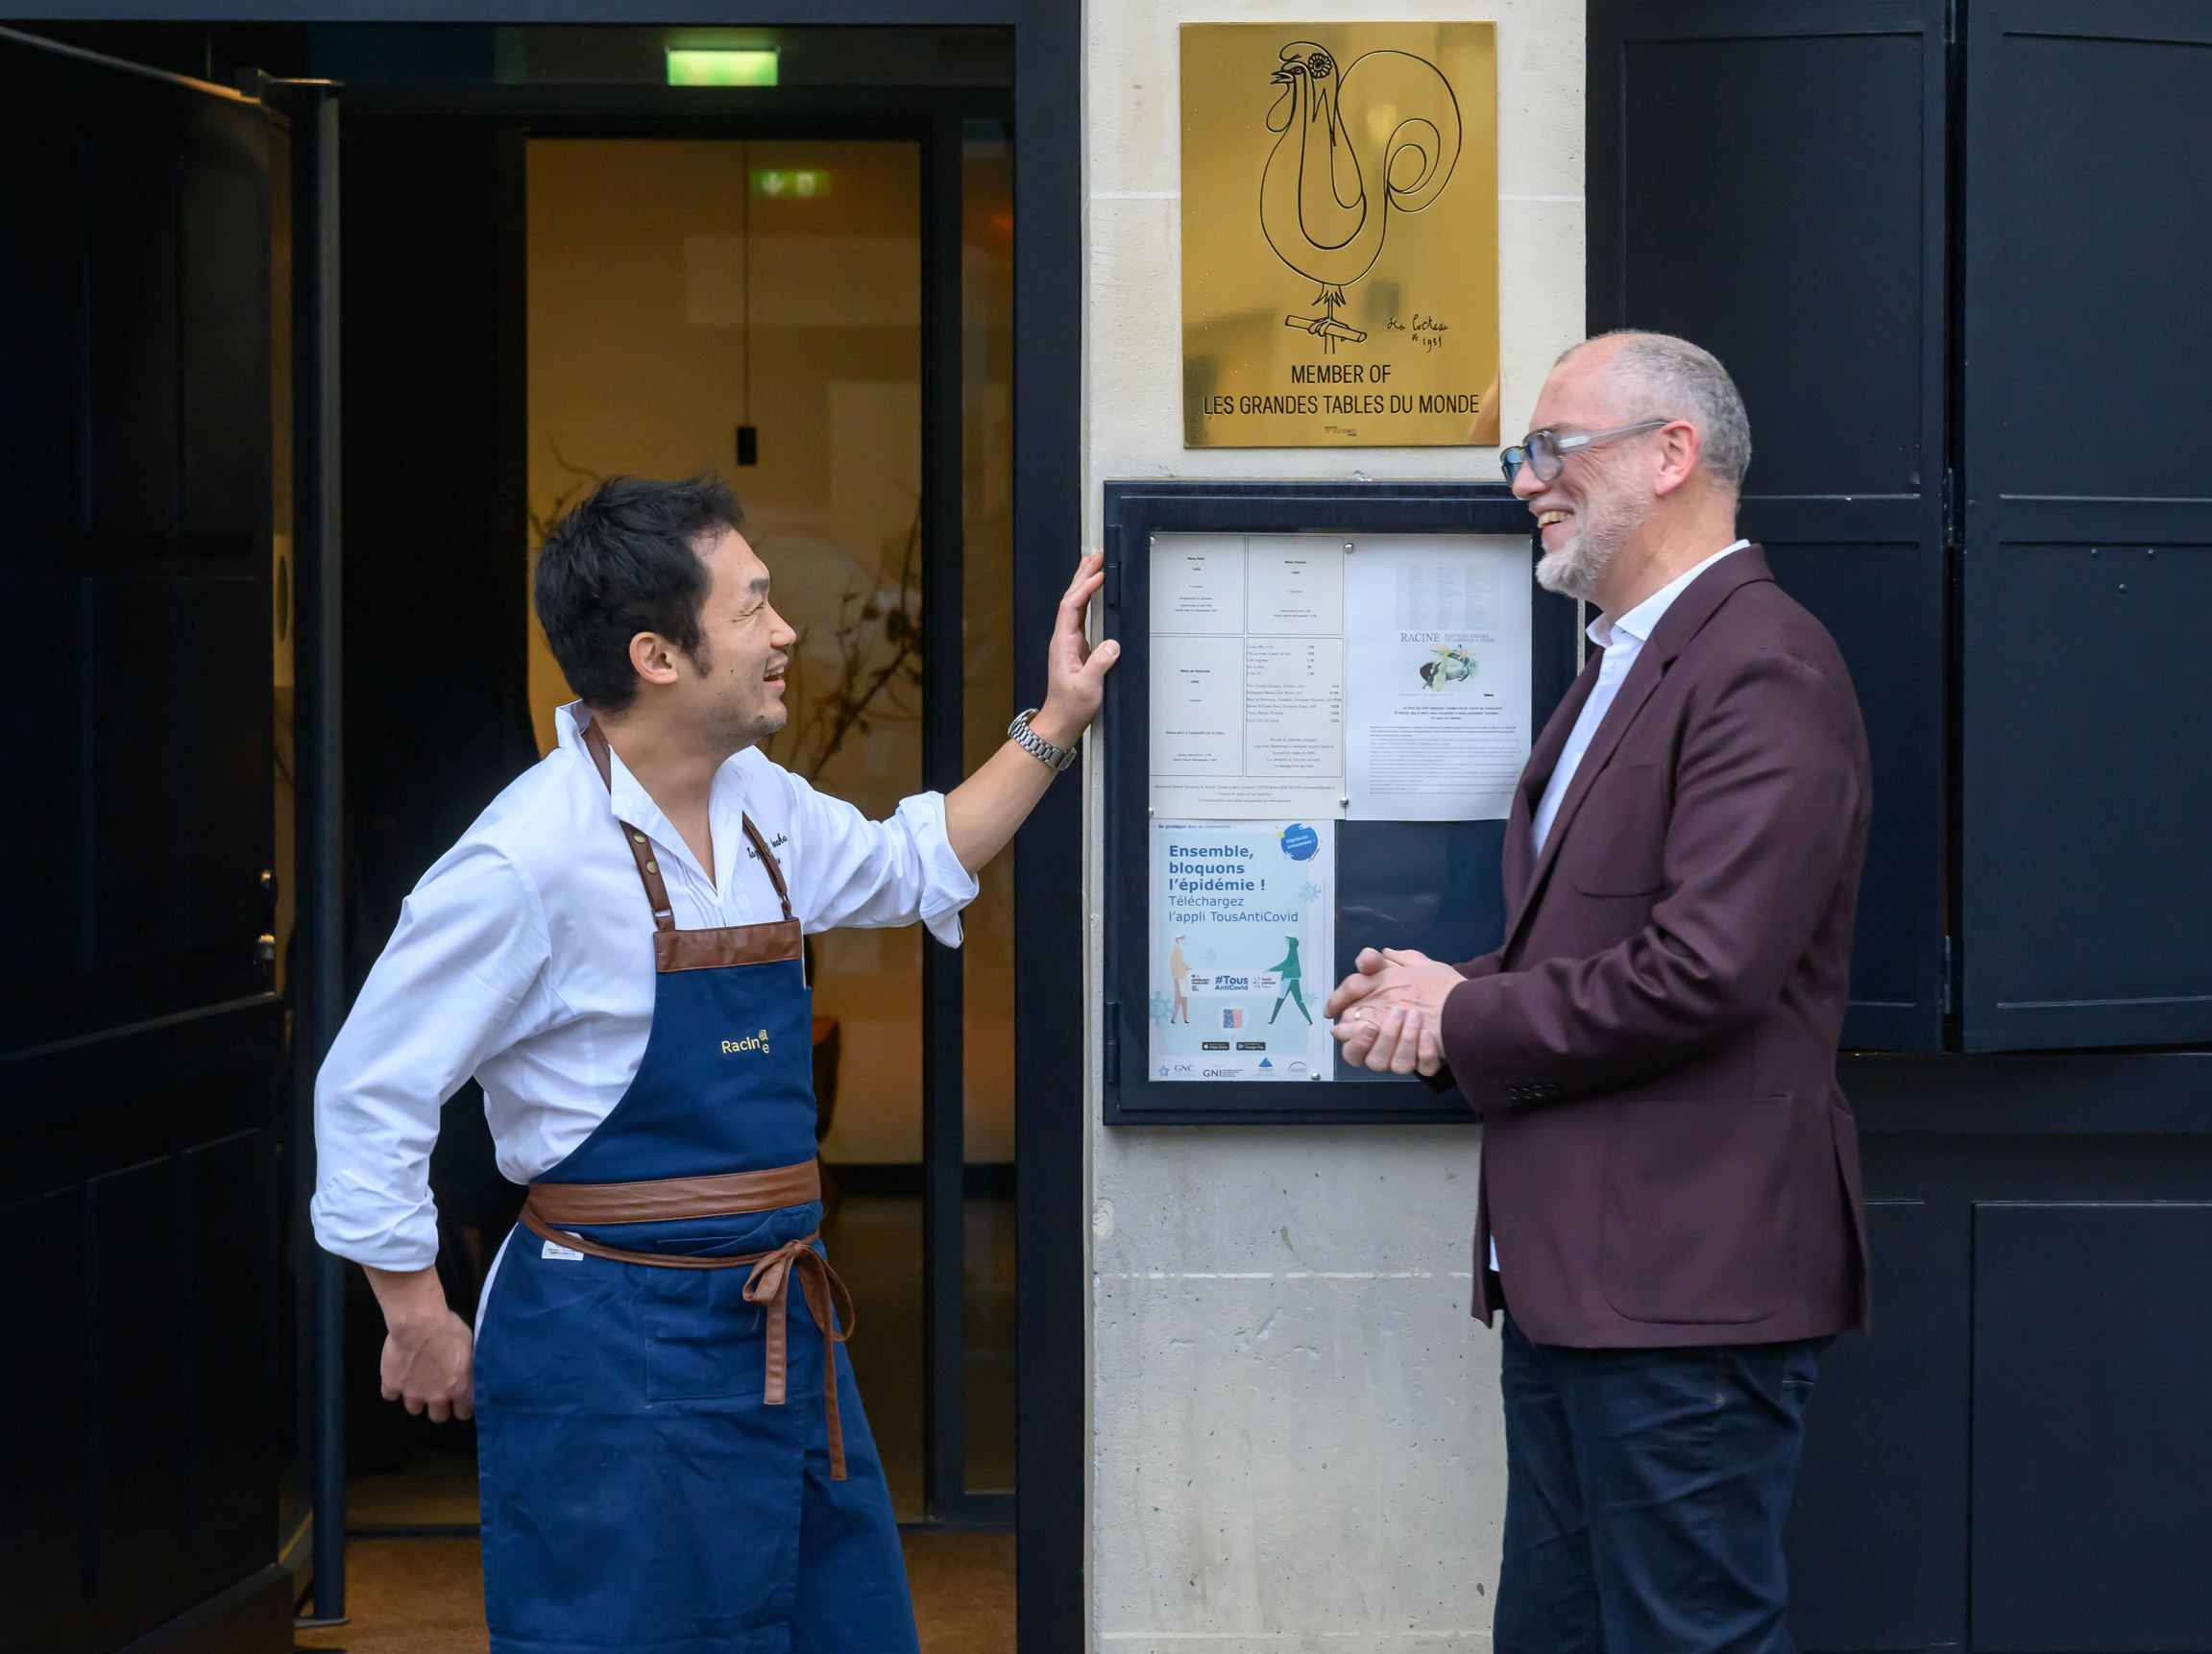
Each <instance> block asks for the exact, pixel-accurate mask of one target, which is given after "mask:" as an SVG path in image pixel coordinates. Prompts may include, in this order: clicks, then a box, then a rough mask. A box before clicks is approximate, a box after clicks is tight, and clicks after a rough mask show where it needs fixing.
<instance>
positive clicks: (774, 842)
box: [745, 833, 791, 862]
mask: <svg viewBox="0 0 2212 1654" xmlns="http://www.w3.org/2000/svg"><path fill="white" fill-rule="evenodd" d="M790 841H791V836H790V834H789V833H778V834H777V835H776V836H775V837H774V838H773V839H769V840H768V848H769V849H771V850H781V849H782V848H783V847H784V846H785V845H786V844H789V843H790ZM745 854H746V855H748V856H750V857H751V858H752V859H753V860H754V861H756V862H758V861H759V860H760V859H761V853H760V852H759V851H758V850H756V849H754V848H753V846H752V844H751V843H750V841H748V842H747V843H746V845H745Z"/></svg>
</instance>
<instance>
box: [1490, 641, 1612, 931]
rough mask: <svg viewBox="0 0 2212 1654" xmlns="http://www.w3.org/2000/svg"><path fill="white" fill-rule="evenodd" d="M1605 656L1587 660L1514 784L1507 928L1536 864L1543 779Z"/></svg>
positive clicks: (1571, 730)
mask: <svg viewBox="0 0 2212 1654" xmlns="http://www.w3.org/2000/svg"><path fill="white" fill-rule="evenodd" d="M1604 660H1605V651H1604V650H1603V649H1599V650H1596V651H1594V652H1593V653H1592V655H1591V657H1590V659H1588V660H1587V661H1585V662H1583V664H1582V670H1581V672H1580V673H1578V674H1577V675H1576V677H1575V680H1574V682H1573V683H1571V684H1569V685H1568V691H1567V693H1566V694H1565V695H1563V696H1561V697H1560V702H1559V705H1558V706H1557V707H1556V708H1554V709H1553V711H1552V714H1551V717H1550V718H1549V719H1548V720H1546V721H1545V723H1544V732H1543V733H1542V734H1541V735H1539V736H1538V737H1537V738H1536V745H1535V746H1534V747H1533V748H1531V749H1530V751H1529V755H1528V763H1527V765H1526V766H1523V768H1522V769H1521V772H1520V785H1519V787H1518V788H1516V789H1515V790H1514V794H1513V809H1512V812H1511V813H1510V814H1509V815H1507V816H1506V820H1505V858H1504V867H1503V872H1504V877H1505V908H1506V912H1507V914H1508V917H1507V920H1506V928H1507V930H1508V931H1510V930H1511V929H1512V928H1513V918H1514V917H1515V916H1518V915H1519V912H1520V910H1521V908H1522V907H1524V906H1525V905H1526V904H1527V900H1528V876H1529V874H1530V873H1531V872H1532V871H1534V869H1535V861H1536V853H1535V851H1534V849H1533V848H1532V847H1531V845H1530V844H1529V835H1530V833H1531V831H1532V830H1533V824H1534V822H1535V820H1536V807H1537V805H1538V804H1539V803H1540V802H1541V801H1542V800H1543V798H1544V784H1545V783H1546V782H1548V781H1549V780H1550V779H1551V772H1552V771H1553V770H1555V769H1557V768H1558V767H1559V755H1560V754H1561V753H1562V752H1564V751H1565V750H1566V749H1567V738H1568V736H1569V735H1571V734H1573V733H1574V720H1575V719H1576V718H1580V717H1581V716H1582V709H1583V707H1584V706H1586V705H1587V704H1588V703H1589V701H1590V697H1591V694H1592V692H1593V691H1595V690H1596V688H1597V669H1598V668H1599V666H1600V665H1601V664H1603V662H1604Z"/></svg>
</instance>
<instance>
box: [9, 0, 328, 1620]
mask: <svg viewBox="0 0 2212 1654" xmlns="http://www.w3.org/2000/svg"><path fill="white" fill-rule="evenodd" d="M0 134H5V135H4V139H0V141H4V144H5V153H6V154H8V155H9V156H10V157H11V158H12V164H11V165H10V166H9V167H7V168H6V169H5V170H4V171H0V223H4V224H5V225H6V230H5V231H4V232H0V317H4V318H5V323H4V324H0V325H4V326H5V328H6V331H7V335H8V338H7V344H6V347H5V348H4V349H0V495H4V497H5V498H6V499H7V501H8V505H7V509H6V511H5V512H4V513H0V560H4V567H5V576H6V592H7V602H6V608H5V615H6V620H5V621H4V622H0V625H4V626H5V630H6V638H7V645H8V658H9V659H10V661H11V662H12V664H13V666H14V669H15V671H14V675H13V685H12V689H13V693H12V697H11V698H12V707H11V718H10V724H11V730H10V742H9V747H10V753H9V758H10V762H9V770H10V773H11V775H12V778H13V786H12V789H11V791H12V799H13V806H12V809H10V810H9V811H8V812H7V814H6V827H5V829H4V833H5V837H4V839H0V843H4V844H5V846H6V851H7V855H8V859H9V861H10V863H12V865H13V866H15V867H16V868H18V869H19V870H20V872H19V876H18V878H17V879H16V880H15V881H14V882H13V888H12V890H11V892H10V895H9V898H8V900H7V901H6V902H5V903H0V938H4V942H5V945H4V946H0V988H4V991H0V1247H5V1249H6V1255H7V1256H8V1258H9V1260H10V1268H9V1269H8V1271H7V1274H6V1283H5V1285H4V1286H0V1320H4V1321H5V1324H6V1325H8V1326H12V1327H14V1328H16V1329H18V1330H19V1331H20V1330H22V1329H36V1330H35V1331H34V1332H32V1333H31V1334H30V1337H31V1338H32V1340H33V1341H34V1342H33V1343H32V1344H31V1345H23V1344H18V1345H17V1346H16V1358H15V1359H13V1360H11V1361H9V1362H7V1363H5V1364H0V1509H5V1510H6V1511H8V1512H9V1513H10V1522H9V1543H8V1544H7V1545H5V1546H0V1603H5V1604H6V1605H7V1607H6V1610H5V1612H4V1613H0V1648H4V1649H7V1650H11V1651H12V1650H17V1649H22V1650H32V1649H36V1650H39V1651H41V1654H61V1651H76V1650H94V1649H99V1650H105V1649H112V1648H117V1647H120V1646H122V1645H123V1644H125V1643H127V1642H131V1641H133V1640H134V1639H135V1638H137V1637H140V1636H142V1635H145V1634H147V1633H149V1632H152V1631H155V1630H157V1629H158V1628H159V1627H162V1626H164V1625H167V1624H169V1623H171V1622H173V1621H175V1620H177V1619H179V1618H181V1617H183V1616H186V1615H192V1616H194V1617H196V1618H201V1619H202V1620H204V1621H205V1622H206V1623H207V1624H209V1625H215V1626H220V1627H222V1631H221V1632H220V1633H219V1634H217V1635H216V1643H212V1644H209V1645H211V1646H212V1645H217V1644H219V1645H221V1646H223V1647H226V1648H237V1649H241V1650H258V1649H262V1648H268V1649H277V1648H288V1647H289V1646H290V1614H291V1579H290V1576H289V1575H288V1574H287V1573H286V1572H285V1571H284V1570H283V1569H280V1567H279V1566H278V1554H279V1538H278V1500H279V1482H280V1470H279V1466H280V1452H281V1450H282V1447H283V1442H282V1437H283V1434H284V1431H283V1427H282V1418H281V1414H282V1411H283V1399H284V1396H285V1393H286V1391H287V1390H288V1388H289V1385H288V1381H287V1380H286V1379H285V1377H284V1375H283V1374H284V1371H285V1368H284V1353H283V1350H282V1349H281V1347H280V1337H279V1332H280V1326H281V1325H282V1317H281V1315H280V1305H279V1293H278V1282H279V1280H280V1266H281V1260H282V1256H283V1251H284V1229H283V1227H282V1225H283V1220H282V1215H281V1207H280V1188H281V1180H280V1155H281V1153H282V1150H283V1148H284V1146H285V1144H286V1141H287V1139H288V1137H289V1135H290V1132H289V1131H288V1129H287V1127H286V1125H285V1122H284V1120H283V1118H282V1115H281V1103H280V1097H281V1089H280V1079H281V1075H282V1070H283V1053H284V1046H285V1014H284V1009H283V1003H282V1001H281V1000H280V998H279V996H278V993H277V991H276V985H275V980H274V968H275V955H276V947H275V942H274V935H275V931H276V928H277V927H276V922H275V914H276V902H277V897H278V893H279V889H278V884H279V882H278V880H277V878H276V869H277V866H278V863H277V860H276V857H277V839H278V832H277V794H276V786H277V783H276V764H275V760H274V756H273V754H274V750H275V747H274V742H275V738H276V733H277V729H276V726H277V718H276V693H275V677H276V672H275V655H276V628H275V626H273V624H272V614H273V609H274V605H273V589H274V584H275V582H274V576H273V568H274V557H273V542H272V528H273V524H272V514H273V509H274V507H273V484H274V481H275V471H276V466H275V461H274V450H275V433H274V431H273V428H272V395H271V392H272V355H273V342H272V311H271V296H272V284H273V281H272V273H271V272H272V260H271V200H270V156H271V144H272V131H271V124H270V119H269V117H268V115H267V113H266V112H265V111H264V109H262V108H261V106H260V105H259V104H258V103H256V102H255V101H253V100H251V99H249V98H245V97H242V96H240V95H237V94H235V93H232V92H230V91H226V90H224V89H223V88H220V87H216V86H210V85H202V84H200V83H197V82H191V81H184V80H180V79H177V78H175V77H172V76H168V75H164V74H158V73H155V72H152V71H149V70H145V69H141V68H138V67H135V66H134V65H131V64H127V63H120V62H115V61H108V60H104V59H100V58H96V57H93V56H90V55H88V54H85V53H83V52H78V51H74V50H70V49H66V48H61V47H57V46H54V45H51V44H48V43H46V42H43V41H39V40H36V39H34V38H32V37H30V36H23V35H19V34H14V33H12V32H7V31H0Z"/></svg>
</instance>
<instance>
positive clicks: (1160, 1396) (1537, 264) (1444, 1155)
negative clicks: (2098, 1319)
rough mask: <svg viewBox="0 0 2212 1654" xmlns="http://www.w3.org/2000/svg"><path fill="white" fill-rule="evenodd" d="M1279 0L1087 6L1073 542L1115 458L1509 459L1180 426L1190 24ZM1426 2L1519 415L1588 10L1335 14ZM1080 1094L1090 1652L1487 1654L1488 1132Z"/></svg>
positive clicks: (1392, 473) (1337, 467)
mask: <svg viewBox="0 0 2212 1654" xmlns="http://www.w3.org/2000/svg"><path fill="white" fill-rule="evenodd" d="M1279 14H1280V8H1279V7H1277V6H1275V5H1271V4H1265V3H1263V0H1209V3H1207V4H1203V5H1202V4H1199V3H1197V0H1119V3H1117V4H1115V5H1112V6H1094V7H1091V8H1089V9H1088V11H1087V13H1086V31H1087V50H1086V61H1085V66H1084V80H1085V87H1086V100H1085V121H1086V126H1087V138H1086V144H1085V158H1086V195H1087V225H1086V242H1087V252H1088V268H1089V273H1090V274H1089V291H1088V302H1087V304H1086V307H1085V316H1084V336H1085V346H1084V349H1085V371H1086V377H1087V381H1088V382H1087V385H1086V387H1085V406H1086V408H1087V410H1088V412H1087V426H1086V433H1085V444H1084V447H1085V477H1084V489H1085V498H1086V500H1087V502H1088V503H1087V507H1086V511H1087V516H1086V522H1085V525H1084V534H1085V543H1086V544H1087V545H1091V546H1097V545H1098V544H1100V542H1101V538H1102V528H1101V523H1100V518H1099V509H1100V506H1099V501H1100V498H1101V486H1102V484H1103V483H1105V482H1106V481H1107V480H1108V479H1115V478H1130V477H1167V476H1179V477H1242V478H1302V479H1314V478H1335V479H1346V478H1355V477H1359V478H1374V479H1378V480H1381V479H1389V480H1398V479H1412V478H1422V477H1452V478H1455V479H1467V478H1475V479H1480V480H1493V479H1495V478H1496V476H1497V470H1496V463H1495V450H1491V449H1478V450H1470V449H1426V450H1378V449H1357V450H1222V449H1216V450H1185V449H1184V448H1183V447H1182V431H1183V424H1182V409H1181V388H1182V372H1181V318H1180V315H1179V290H1180V282H1179V270H1180V246H1179V226H1180V213H1181V201H1180V197H1179V188H1180V184H1179V157H1178V147H1179V74H1178V62H1179V46H1178V26H1179V24H1182V23H1184V22H1186V21H1187V22H1200V21H1204V22H1216V21H1223V22H1233V21H1248V20H1249V21H1268V22H1273V21H1276V20H1277V19H1278V17H1279ZM1429 18H1435V19H1439V20H1451V21H1480V20H1485V19H1492V20H1495V22H1496V24H1497V43H1498V190H1499V203H1498V226H1499V229H1498V238H1499V251H1498V261H1499V272H1498V274H1499V294H1500V299H1499V304H1500V309H1501V317H1500V323H1501V333H1502V369H1501V377H1502V381H1503V383H1502V388H1501V406H1502V417H1503V428H1504V429H1505V430H1506V431H1507V432H1510V433H1514V434H1516V435H1518V434H1519V432H1520V431H1522V430H1524V429H1526V428H1527V424H1528V415H1529V411H1530V408H1531V407H1532V405H1533V404H1534V402H1535V400H1536V393H1537V391H1538V389H1539V387H1540V385H1541V383H1542V381H1543V377H1544V373H1545V371H1546V370H1547V369H1548V368H1549V366H1550V364H1551V360H1552V358H1553V357H1554V356H1555V355H1556V354H1557V353H1559V352H1560V351H1561V350H1563V349H1565V348H1566V347H1567V346H1568V344H1571V343H1572V342H1574V341H1575V340H1576V339H1578V338H1580V337H1581V323H1582V314H1583V239H1584V205H1583V194H1582V191H1583V43H1584V31H1583V8H1582V7H1580V6H1567V5H1560V4H1558V3H1556V0H1480V3H1475V4H1446V3H1440V0H1343V3H1341V4H1339V5H1337V6H1336V7H1334V8H1333V9H1332V12H1331V19H1332V20H1333V21H1339V22H1351V21H1358V20H1362V19H1371V20H1373V21H1376V22H1404V21H1409V20H1412V21H1418V20H1422V19H1429ZM1274 90H1275V88H1274V87H1272V86H1269V85H1266V84H1265V83H1264V81H1263V82H1262V83H1261V84H1259V85H1255V86H1254V87H1253V96H1254V97H1255V98H1260V99H1263V100H1265V99H1268V98H1269V97H1270V96H1271V95H1272V93H1273V92H1274ZM1091 780H1092V787H1093V793H1092V796H1091V800H1090V811H1091V821H1092V829H1091V831H1090V833H1089V835H1088V843H1089V845H1090V849H1091V855H1090V867H1089V874H1088V877H1089V888H1090V893H1091V909H1090V911H1091V912H1092V914H1093V915H1094V918H1093V921H1092V924H1091V927H1090V933H1089V936H1088V945H1089V960H1090V969H1091V973H1092V980H1093V982H1094V984H1095V983H1096V981H1097V980H1098V973H1099V971H1100V969H1101V965H1102V953H1101V947H1102V943H1101V933H1100V929H1099V925H1098V922H1097V919H1096V917H1095V915H1097V914H1098V913H1100V912H1102V911H1103V906H1104V904H1105V903H1106V902H1107V901H1109V900H1116V899H1128V898H1126V897H1123V896H1120V895H1117V894H1116V893H1114V892H1109V891H1107V890H1106V888H1105V887H1104V883H1103V878H1102V873H1101V869H1100V867H1099V864H1098V857H1097V845H1098V842H1099V834H1098V827H1097V823H1098V822H1099V820H1100V808H1101V803H1102V800H1101V797H1100V795H1099V794H1098V792H1097V791H1096V789H1097V787H1098V785H1099V781H1100V777H1099V776H1098V774H1097V773H1096V771H1095V767H1094V771H1093V774H1092V777H1091ZM1088 999H1089V1004H1090V1007H1091V1015H1092V1018H1093V1023H1092V1027H1091V1030H1090V1039H1091V1042H1092V1050H1093V1051H1094V1052H1095V1051H1096V1049H1097V1041H1098V1036H1099V1031H1098V1028H1097V1025H1096V1020H1095V1019H1096V1016H1097V1007H1098V1005H1099V1004H1100V1002H1101V995H1100V994H1099V993H1098V992H1097V991H1096V990H1095V987H1094V990H1093V991H1092V992H1091V993H1090V995H1089V996H1088ZM1089 1072H1090V1073H1091V1074H1093V1075H1095V1074H1096V1073H1097V1072H1098V1067H1097V1064H1096V1062H1095V1061H1094V1062H1092V1063H1091V1064H1090V1065H1089ZM1087 1103H1088V1108H1089V1117H1090V1119H1091V1120H1092V1121H1093V1122H1094V1125H1093V1127H1092V1130H1091V1144H1090V1161H1091V1163H1090V1168H1089V1179H1090V1189H1091V1195H1092V1204H1091V1209H1090V1212H1089V1214H1088V1215H1089V1219H1090V1229H1089V1233H1090V1235H1091V1271H1092V1274H1091V1288H1092V1297H1093V1317H1092V1319H1093V1333H1092V1339H1093V1344H1092V1350H1091V1374H1092V1387H1091V1396H1092V1411H1093V1430H1092V1442H1093V1459H1092V1465H1091V1484H1092V1485H1091V1489H1090V1501H1089V1509H1090V1517H1091V1524H1090V1525H1091V1531H1090V1565H1091V1566H1090V1611H1091V1618H1092V1631H1091V1637H1092V1643H1093V1645H1094V1646H1111V1647H1115V1648H1124V1649H1130V1650H1132V1651H1133V1650H1147V1651H1150V1650H1154V1649H1166V1648H1170V1647H1187V1646H1194V1645H1197V1644H1198V1643H1200V1642H1203V1645H1204V1646H1205V1647H1207V1648H1209V1649H1213V1650H1218V1651H1220V1654H1260V1651H1261V1650H1263V1649H1270V1650H1272V1649H1280V1648H1283V1647H1287V1646H1294V1645H1295V1646H1300V1647H1304V1646H1309V1645H1310V1646H1316V1647H1319V1646H1328V1647H1335V1646H1340V1645H1341V1646H1346V1647H1352V1646H1357V1647H1361V1648H1374V1649H1391V1650H1399V1649H1403V1650H1413V1649H1428V1648H1444V1647H1460V1646H1473V1645H1477V1644H1478V1643H1479V1644H1482V1645H1487V1641H1488V1636H1489V1626H1490V1618H1491V1596H1492V1593H1493V1591H1494V1589H1495V1569H1496V1557H1497V1546H1498V1536H1499V1531H1500V1526H1501V1522H1502V1518H1503V1514H1504V1464H1505V1460H1504V1447H1503V1440H1502V1436H1501V1433H1500V1423H1499V1417H1498V1406H1497V1399H1496V1359H1497V1355H1496V1344H1495V1338H1494V1337H1493V1335H1491V1334H1490V1333H1488V1332H1486V1331H1485V1330H1484V1329H1483V1328H1482V1327H1481V1326H1478V1325H1477V1324H1475V1323H1473V1322H1471V1320H1470V1319H1469V1318H1468V1301H1469V1297H1470V1293H1471V1280H1472V1277H1471V1256H1470V1240H1469V1237H1470V1235H1471V1230H1472V1227H1473V1222H1474V1196H1475V1177H1476V1171H1477V1158H1476V1156H1477V1155H1478V1153H1479V1142H1478V1132H1477V1131H1475V1130H1474V1129H1472V1128H1465V1129H1458V1128H1408V1127H1377V1128H1374V1129H1373V1130H1360V1129H1357V1128H1330V1129H1315V1130H1286V1129H1282V1128H1276V1127H1267V1128H1252V1129H1228V1130H1203V1131H1197V1130H1192V1131H1177V1130H1172V1129H1169V1130H1161V1129H1147V1130H1129V1129H1117V1130H1108V1129H1106V1128H1105V1127H1103V1126H1099V1125H1097V1124H1095V1122H1097V1121H1098V1119H1099V1117H1100V1107H1099V1099H1098V1096H1097V1094H1096V1091H1095V1088H1094V1089H1093V1091H1092V1094H1091V1095H1090V1096H1089V1098H1088V1100H1087ZM1324 1640H1327V1641H1324Z"/></svg>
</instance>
